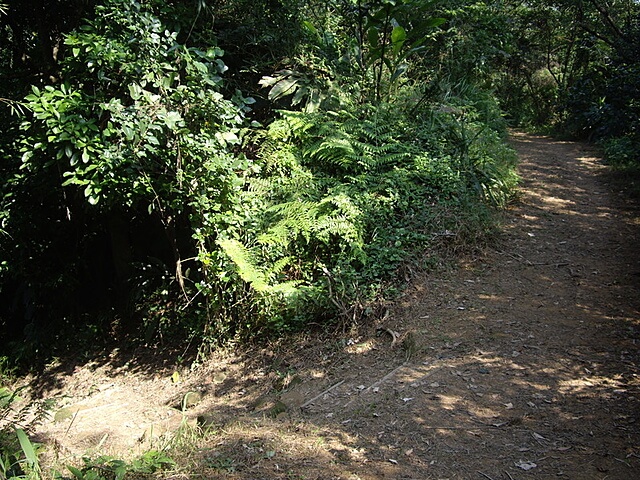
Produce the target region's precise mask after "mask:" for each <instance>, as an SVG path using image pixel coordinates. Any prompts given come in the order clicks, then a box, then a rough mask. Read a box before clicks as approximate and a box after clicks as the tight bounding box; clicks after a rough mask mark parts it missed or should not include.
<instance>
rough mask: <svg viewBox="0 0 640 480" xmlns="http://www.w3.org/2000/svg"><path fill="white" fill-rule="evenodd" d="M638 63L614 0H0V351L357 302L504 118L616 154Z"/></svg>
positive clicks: (473, 196)
mask: <svg viewBox="0 0 640 480" xmlns="http://www.w3.org/2000/svg"><path fill="white" fill-rule="evenodd" d="M639 60H640V3H639V2H637V1H634V0H609V1H605V0H557V1H547V0H545V1H536V0H533V1H512V0H504V1H487V2H470V1H458V0H433V1H425V0H373V1H370V2H364V1H360V0H333V1H327V0H324V1H315V0H281V1H278V0H251V1H247V0H219V1H214V0H188V1H164V0H163V1H159V0H146V1H140V2H135V1H129V0H104V1H96V0H33V1H21V0H20V1H18V0H16V1H7V0H4V2H3V4H2V5H0V83H1V85H2V90H1V91H0V97H1V98H0V110H2V113H3V114H2V115H0V138H1V141H0V158H1V161H0V229H1V230H0V357H2V358H3V365H7V366H9V365H10V366H16V365H17V366H21V367H24V368H34V366H36V365H39V364H41V363H42V362H45V361H47V360H48V359H50V358H52V357H54V356H62V355H65V354H67V353H69V352H74V354H76V355H90V354H91V353H90V352H91V350H92V349H94V348H101V347H103V346H104V345H106V344H108V343H113V342H123V341H126V342H129V343H130V344H132V345H139V344H155V343H162V342H176V341H177V342H179V343H180V342H182V343H183V344H185V345H186V344H191V345H194V346H196V347H197V348H198V349H200V351H201V352H204V351H206V350H207V349H209V348H211V347H214V346H215V345H218V344H220V343H222V342H226V341H229V340H231V339H234V340H245V339H249V338H255V337H257V336H260V337H263V336H265V335H274V334H276V335H280V334H283V333H286V332H288V331H294V330H298V329H301V328H328V327H331V328H335V327H336V326H337V327H342V328H346V327H348V326H349V325H352V324H354V323H359V322H366V321H367V320H368V319H371V318H377V317H379V316H381V315H382V314H383V312H384V303H385V302H386V301H387V300H390V299H392V298H393V296H394V293H395V292H396V291H397V289H399V288H401V286H402V282H403V281H405V280H406V279H407V278H408V276H410V275H411V273H412V272H413V271H415V270H416V269H424V268H429V266H430V262H435V261H437V259H436V256H437V255H436V253H434V252H436V251H437V250H438V249H439V248H440V247H441V246H442V245H446V248H448V249H449V250H453V251H457V250H460V249H468V248H473V247H474V246H475V245H478V244H479V243H481V242H482V241H483V239H484V238H486V235H487V234H489V233H490V232H491V229H492V227H493V226H494V225H495V221H496V217H497V216H496V212H498V211H499V210H500V209H501V208H503V207H504V206H505V205H506V204H507V203H508V202H509V200H510V198H511V197H512V195H513V194H514V192H515V187H516V185H517V177H516V175H515V172H514V168H515V164H516V158H515V154H514V152H513V151H512V150H511V149H510V148H509V147H508V146H507V144H506V141H505V139H506V135H507V129H508V128H509V127H517V128H526V129H529V130H533V131H538V132H545V133H554V134H556V135H566V136H570V137H573V138H582V139H589V140H591V141H593V142H597V143H598V144H599V145H600V146H601V147H602V148H603V150H604V152H605V155H606V158H607V159H608V161H609V162H611V163H613V164H615V165H616V166H617V167H618V168H621V169H625V171H626V172H631V173H633V172H637V170H638V165H639V162H640V160H639V157H638V145H639V142H640V134H639V130H638V124H639V119H640V62H639ZM634 178H637V177H634V176H633V175H629V177H628V183H629V185H630V186H633V182H634V180H633V179H634Z"/></svg>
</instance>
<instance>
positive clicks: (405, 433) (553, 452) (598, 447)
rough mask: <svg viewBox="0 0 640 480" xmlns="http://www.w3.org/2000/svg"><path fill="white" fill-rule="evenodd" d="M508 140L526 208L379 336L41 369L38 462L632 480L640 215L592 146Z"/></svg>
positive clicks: (312, 473)
mask: <svg viewBox="0 0 640 480" xmlns="http://www.w3.org/2000/svg"><path fill="white" fill-rule="evenodd" d="M511 142H512V144H513V146H514V147H515V148H516V149H517V151H518V153H519V155H520V159H521V166H520V175H521V177H522V180H523V181H522V191H521V194H520V197H519V199H518V201H517V202H516V203H515V204H514V205H513V206H512V207H511V208H510V209H509V210H508V211H507V212H506V215H505V220H504V225H503V228H502V231H501V233H500V234H499V238H498V239H497V241H496V243H495V244H494V245H493V246H492V247H491V248H489V249H487V250H486V251H484V252H483V253H482V254H477V255H475V256H473V257H472V258H466V259H464V260H463V261H461V262H460V264H459V265H458V266H457V267H456V268H451V269H443V270H440V271H438V272H432V273H430V274H424V275H421V276H419V277H417V278H414V279H413V280H412V282H411V284H410V286H409V287H408V288H407V290H406V292H405V293H404V295H403V296H402V297H401V298H400V299H399V300H398V301H397V302H396V303H395V304H394V305H391V306H390V310H389V313H390V315H388V316H387V317H386V318H385V319H384V320H381V322H380V324H378V325H370V326H363V327H362V328H360V330H359V331H358V332H355V331H354V332H352V333H347V334H344V335H342V334H334V335H331V336H326V337H323V338H319V337H318V336H317V335H307V336H300V337H296V338H288V339H285V340H283V341H280V342H279V343H274V344H273V345H270V346H265V347H261V348H257V347H254V348H252V349H250V350H248V351H247V350H242V349H238V350H237V351H232V350H231V349H230V350H229V351H227V352H224V353H219V354H217V355H215V356H214V357H212V358H211V359H210V360H208V361H207V362H205V363H203V364H202V365H200V366H199V367H198V368H196V369H193V370H190V369H188V368H187V367H186V366H183V365H180V364H178V363H176V360H175V358H176V357H175V356H162V354H163V352H161V351H157V352H147V353H146V354H145V355H146V357H145V356H141V355H138V356H127V355H125V354H123V353H122V352H118V351H115V352H111V353H110V354H109V355H108V356H105V357H104V358H98V359H93V360H92V361H91V362H88V363H87V362H83V361H81V359H77V360H76V361H75V362H65V363H64V364H58V365H52V366H51V367H50V368H49V369H48V370H47V371H46V372H44V373H43V375H42V376H40V377H38V378H35V379H34V380H33V382H32V385H31V387H32V391H33V392H34V395H38V396H40V397H45V398H56V399H57V402H58V407H57V410H56V415H55V418H52V420H51V421H50V422H48V423H46V424H45V425H43V426H42V427H40V429H39V431H38V432H37V434H36V439H37V440H39V441H41V442H44V443H45V444H46V445H48V446H49V447H48V449H47V454H46V455H47V459H48V460H47V461H48V463H50V464H52V465H57V466H58V468H61V469H63V468H64V467H63V465H65V464H68V463H74V462H77V461H78V459H79V458H80V456H82V455H86V454H88V455H94V456H95V455H96V454H97V453H98V452H100V453H107V454H111V455H114V456H119V457H125V458H126V457H131V456H135V455H136V454H139V453H141V452H144V451H146V450H148V449H149V448H159V449H160V448H171V447H172V446H173V447H174V448H175V449H174V450H172V451H171V452H172V455H173V456H174V458H176V460H177V461H178V463H177V465H176V467H175V468H174V469H173V470H171V471H165V472H162V473H160V474H158V475H159V477H160V478H172V479H187V478H228V479H308V480H312V479H323V480H324V479H343V480H356V479H361V480H365V479H366V480H373V479H384V478H388V479H416V480H418V479H421V480H424V479H480V480H481V479H483V478H484V479H493V480H498V479H505V480H515V479H525V478H535V479H551V478H554V479H555V478H567V479H573V480H579V479H630V478H638V477H637V476H638V473H637V472H639V471H640V422H639V417H640V377H639V376H638V375H639V374H640V363H639V361H640V356H639V347H640V344H639V337H640V255H639V252H638V245H639V243H638V240H639V239H640V209H639V208H638V206H637V205H634V204H630V203H629V202H627V201H626V200H625V197H624V196H623V195H622V194H621V193H620V192H619V191H618V187H617V183H615V182H613V181H612V180H611V177H610V176H608V174H607V169H606V167H605V166H603V164H602V161H601V160H600V159H599V158H598V157H597V155H596V153H595V152H594V151H593V150H591V149H590V148H589V147H588V146H586V145H583V144H579V143H571V142H564V141H557V140H553V139H550V138H545V137H537V136H530V135H525V134H521V133H514V134H513V135H512V137H511ZM396 337H397V338H396ZM394 339H395V341H394ZM149 357H151V358H149ZM163 359H164V360H163Z"/></svg>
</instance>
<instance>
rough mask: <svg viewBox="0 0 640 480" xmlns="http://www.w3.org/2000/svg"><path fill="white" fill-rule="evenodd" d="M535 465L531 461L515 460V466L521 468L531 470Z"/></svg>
mask: <svg viewBox="0 0 640 480" xmlns="http://www.w3.org/2000/svg"><path fill="white" fill-rule="evenodd" d="M537 466H538V465H536V464H535V463H533V462H523V461H522V460H520V461H519V462H516V467H518V468H521V469H522V470H531V469H532V468H536V467H537Z"/></svg>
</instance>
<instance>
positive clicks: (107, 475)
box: [56, 450, 175, 480]
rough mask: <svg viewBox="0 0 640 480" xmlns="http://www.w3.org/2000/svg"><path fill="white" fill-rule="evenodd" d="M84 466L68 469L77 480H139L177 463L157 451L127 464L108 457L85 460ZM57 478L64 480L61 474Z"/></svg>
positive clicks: (69, 467)
mask: <svg viewBox="0 0 640 480" xmlns="http://www.w3.org/2000/svg"><path fill="white" fill-rule="evenodd" d="M83 461H84V466H82V467H81V468H77V467H73V466H68V467H67V468H68V469H69V471H70V472H71V474H72V475H73V477H71V478H72V479H76V480H122V479H124V478H127V477H130V476H134V477H137V478H142V477H151V476H152V474H154V473H156V472H157V471H159V470H163V469H166V468H170V467H173V466H174V465H175V462H174V461H173V460H172V459H171V458H169V457H168V456H167V455H166V454H165V453H163V452H160V451H157V450H149V451H147V452H145V453H144V454H143V455H141V456H140V457H138V458H136V459H134V460H132V461H131V462H127V461H124V460H121V459H118V458H115V457H111V456H108V455H102V456H99V457H97V458H89V457H85V458H83ZM56 478H58V479H62V478H65V477H63V476H62V475H61V474H60V473H58V474H57V475H56Z"/></svg>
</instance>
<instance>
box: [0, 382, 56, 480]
mask: <svg viewBox="0 0 640 480" xmlns="http://www.w3.org/2000/svg"><path fill="white" fill-rule="evenodd" d="M19 394H20V389H19V390H15V391H12V390H10V389H9V388H7V387H5V386H3V384H0V478H2V479H3V480H4V479H7V480H9V479H31V480H38V479H39V478H41V475H42V472H41V469H40V461H39V458H38V447H39V446H38V445H37V444H33V443H32V442H31V440H30V439H29V437H28V435H27V433H26V432H28V431H31V430H32V429H33V428H34V427H35V426H37V425H38V424H39V423H40V422H42V420H44V419H45V418H46V417H47V416H48V413H49V409H50V402H32V403H28V404H24V402H22V399H21V398H20V397H19ZM20 403H22V404H23V405H22V406H20V407H16V406H17V405H18V404H20Z"/></svg>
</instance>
